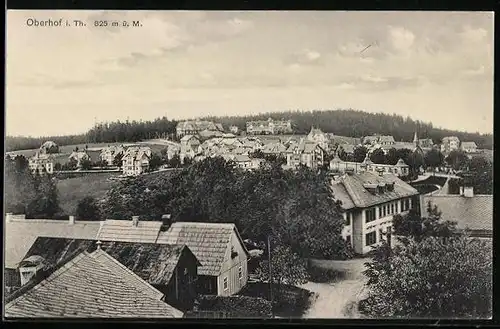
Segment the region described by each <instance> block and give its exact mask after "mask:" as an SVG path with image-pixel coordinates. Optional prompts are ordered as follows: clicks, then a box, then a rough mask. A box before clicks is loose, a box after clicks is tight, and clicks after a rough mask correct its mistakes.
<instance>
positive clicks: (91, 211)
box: [76, 196, 101, 220]
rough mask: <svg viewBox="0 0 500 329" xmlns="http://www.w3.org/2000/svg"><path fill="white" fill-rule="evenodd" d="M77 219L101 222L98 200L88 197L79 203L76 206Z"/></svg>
mask: <svg viewBox="0 0 500 329" xmlns="http://www.w3.org/2000/svg"><path fill="white" fill-rule="evenodd" d="M76 218H77V219H84V220H100V219H101V214H100V210H99V206H98V205H97V202H96V200H95V199H94V198H93V197H91V196H87V197H84V198H83V199H81V200H80V201H78V204H77V206H76Z"/></svg>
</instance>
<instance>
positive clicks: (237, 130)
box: [229, 126, 240, 135]
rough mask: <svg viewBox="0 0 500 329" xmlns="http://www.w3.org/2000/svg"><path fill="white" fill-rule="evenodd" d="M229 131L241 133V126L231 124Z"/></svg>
mask: <svg viewBox="0 0 500 329" xmlns="http://www.w3.org/2000/svg"><path fill="white" fill-rule="evenodd" d="M229 131H230V132H232V133H233V134H235V135H238V134H239V133H240V128H238V126H231V127H229Z"/></svg>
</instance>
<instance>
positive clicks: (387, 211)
mask: <svg viewBox="0 0 500 329" xmlns="http://www.w3.org/2000/svg"><path fill="white" fill-rule="evenodd" d="M331 188H332V193H333V198H334V199H335V200H338V201H341V210H342V212H343V216H344V220H345V227H344V230H343V232H342V235H343V236H344V238H345V239H346V240H347V241H348V242H349V243H350V244H351V245H352V247H353V249H354V251H355V252H356V253H357V254H366V253H368V252H370V251H371V250H372V247H373V246H377V245H379V244H380V242H381V240H382V239H387V240H388V241H391V230H392V219H393V216H394V215H398V214H406V213H407V212H408V211H409V210H410V209H411V208H413V207H414V206H415V201H416V200H415V197H416V196H417V195H418V191H417V190H416V189H414V188H413V187H412V186H410V185H409V184H407V183H405V182H404V181H402V180H401V179H399V178H398V177H397V176H396V175H394V174H390V173H383V172H380V173H378V174H375V173H373V172H369V171H365V172H360V173H354V172H347V173H346V174H344V175H343V176H341V177H338V178H337V179H334V180H333V181H332V185H331Z"/></svg>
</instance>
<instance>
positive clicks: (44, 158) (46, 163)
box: [28, 152, 54, 174]
mask: <svg viewBox="0 0 500 329" xmlns="http://www.w3.org/2000/svg"><path fill="white" fill-rule="evenodd" d="M28 165H29V168H30V171H31V172H32V173H33V174H34V173H35V172H36V171H37V170H38V172H39V173H40V174H45V173H47V174H52V173H53V172H54V158H53V157H52V156H50V155H49V154H40V153H38V152H37V153H36V154H35V155H34V156H32V157H31V158H29V160H28Z"/></svg>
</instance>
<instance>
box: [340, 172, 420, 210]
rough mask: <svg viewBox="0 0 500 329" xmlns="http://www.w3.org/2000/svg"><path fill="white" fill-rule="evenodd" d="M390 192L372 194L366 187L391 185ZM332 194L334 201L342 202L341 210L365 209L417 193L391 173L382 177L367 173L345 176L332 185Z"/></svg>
mask: <svg viewBox="0 0 500 329" xmlns="http://www.w3.org/2000/svg"><path fill="white" fill-rule="evenodd" d="M392 183H394V189H393V190H392V191H387V190H386V191H384V192H383V193H372V192H370V191H369V190H368V189H367V188H366V186H368V185H372V184H374V185H379V184H382V185H383V184H392ZM331 187H332V193H333V197H334V198H335V199H336V200H340V201H342V208H343V209H346V210H347V209H351V208H366V207H370V206H372V205H376V204H380V203H384V202H389V201H393V200H398V199H401V198H405V197H410V196H413V195H417V194H418V191H417V190H416V189H414V188H413V187H412V186H410V185H409V184H407V183H405V182H404V181H402V180H401V179H399V178H398V177H397V176H396V175H394V174H392V173H384V174H383V175H382V176H381V175H379V174H375V173H372V172H369V171H364V172H360V173H352V174H346V175H344V176H342V177H341V178H340V179H339V180H336V181H334V182H333V183H332V186H331Z"/></svg>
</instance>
